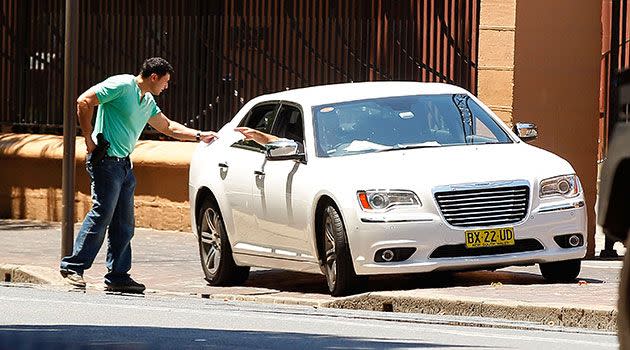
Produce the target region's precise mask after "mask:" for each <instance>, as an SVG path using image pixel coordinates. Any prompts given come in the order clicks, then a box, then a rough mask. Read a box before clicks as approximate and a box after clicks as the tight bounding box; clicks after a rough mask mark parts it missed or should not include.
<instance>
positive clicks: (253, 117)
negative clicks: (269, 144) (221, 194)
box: [218, 102, 278, 253]
mask: <svg viewBox="0 0 630 350" xmlns="http://www.w3.org/2000/svg"><path fill="white" fill-rule="evenodd" d="M277 107H278V104H277V103H275V102H272V103H269V102H266V103H263V104H259V105H256V106H254V107H253V108H252V109H251V110H250V112H248V114H247V115H246V116H245V117H244V118H243V120H242V121H241V123H239V125H238V126H246V127H250V128H253V129H257V130H260V131H263V132H267V133H268V132H270V131H271V127H272V125H273V121H274V118H275V115H276V112H277ZM264 161H265V153H264V146H261V145H259V144H257V143H255V142H254V141H247V140H239V141H236V142H233V143H232V145H231V146H230V147H228V149H227V151H226V152H225V159H223V160H221V159H219V164H218V166H219V167H220V168H221V179H222V181H223V182H224V184H223V185H224V188H225V194H226V198H227V201H228V203H229V208H230V209H229V210H230V213H231V216H232V219H233V224H234V230H233V232H230V243H231V244H232V245H233V246H234V250H235V251H236V252H238V251H241V252H246V253H251V252H252V251H257V250H259V247H258V246H259V245H260V243H261V242H260V239H258V238H257V237H258V236H257V230H258V227H257V224H256V218H255V216H254V207H253V206H252V189H253V188H254V186H255V185H256V180H257V175H256V172H257V171H259V170H260V169H261V167H262V164H263V162H264Z"/></svg>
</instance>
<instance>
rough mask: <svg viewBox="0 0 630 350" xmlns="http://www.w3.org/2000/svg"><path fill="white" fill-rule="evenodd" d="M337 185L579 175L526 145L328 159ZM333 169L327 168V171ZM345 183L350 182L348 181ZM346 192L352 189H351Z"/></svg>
mask: <svg viewBox="0 0 630 350" xmlns="http://www.w3.org/2000/svg"><path fill="white" fill-rule="evenodd" d="M322 161H323V162H326V161H330V162H331V163H335V164H334V165H333V164H330V165H332V168H334V169H335V170H336V171H335V173H336V174H339V175H335V176H334V177H335V182H337V180H341V181H339V182H345V184H344V187H346V186H347V185H348V184H350V185H352V187H355V188H358V187H357V186H359V187H360V188H365V189H386V188H389V189H405V188H416V187H417V186H418V185H423V187H424V186H429V187H434V186H442V185H451V184H464V183H472V182H490V181H504V180H529V181H539V180H541V179H544V178H548V177H553V176H557V175H563V174H573V173H574V172H575V171H574V170H573V168H572V167H571V165H570V164H569V163H568V162H567V161H565V160H564V159H562V158H560V157H558V156H556V155H554V154H553V153H550V152H547V151H545V150H542V149H539V148H536V147H533V146H530V145H527V144H523V143H518V144H499V145H479V146H470V145H469V146H447V147H431V148H421V149H409V150H397V151H388V152H377V153H366V154H358V155H347V156H342V157H335V158H328V159H326V158H324V159H322ZM327 168H328V167H327ZM343 180H346V181H347V182H346V181H343ZM346 188H347V187H346Z"/></svg>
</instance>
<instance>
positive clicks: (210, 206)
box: [197, 199, 249, 286]
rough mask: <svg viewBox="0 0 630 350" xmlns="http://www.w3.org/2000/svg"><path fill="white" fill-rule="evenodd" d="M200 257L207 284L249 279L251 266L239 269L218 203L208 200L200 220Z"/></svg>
mask: <svg viewBox="0 0 630 350" xmlns="http://www.w3.org/2000/svg"><path fill="white" fill-rule="evenodd" d="M197 227H198V232H199V235H198V240H199V256H200V258H201V268H202V269H203V273H204V275H205V279H206V281H208V283H209V284H210V285H213V286H227V285H240V284H243V283H244V282H245V281H246V280H247V277H248V276H249V266H246V267H243V266H237V265H236V263H235V262H234V258H233V257H232V248H231V246H230V242H229V240H228V236H227V233H226V230H225V225H224V223H223V218H222V217H221V212H220V211H219V208H218V206H217V205H216V203H214V201H212V200H210V199H206V200H205V201H204V203H203V205H202V207H201V211H200V215H199V220H198V226H197Z"/></svg>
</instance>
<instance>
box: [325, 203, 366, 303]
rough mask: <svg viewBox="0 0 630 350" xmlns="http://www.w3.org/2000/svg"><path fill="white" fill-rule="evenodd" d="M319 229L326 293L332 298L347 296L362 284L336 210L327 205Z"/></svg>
mask: <svg viewBox="0 0 630 350" xmlns="http://www.w3.org/2000/svg"><path fill="white" fill-rule="evenodd" d="M320 229H321V232H322V234H323V243H324V244H323V247H324V250H323V252H324V256H323V262H324V273H325V274H326V282H327V283H328V291H329V292H330V294H331V295H332V296H344V295H348V294H350V293H352V292H353V291H355V290H357V289H358V288H359V287H360V286H359V284H361V283H363V282H362V279H360V278H358V276H357V274H356V273H355V272H354V266H353V265H352V257H351V255H350V248H349V247H348V237H347V235H346V229H345V228H344V226H343V221H342V220H341V216H340V215H339V211H338V210H337V208H335V207H334V206H332V205H329V206H327V207H326V208H325V209H324V215H322V220H321V222H320Z"/></svg>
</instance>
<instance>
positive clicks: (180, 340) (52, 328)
mask: <svg viewBox="0 0 630 350" xmlns="http://www.w3.org/2000/svg"><path fill="white" fill-rule="evenodd" d="M412 347H413V348H415V347H418V348H443V347H448V348H477V347H478V346H469V345H452V344H439V343H427V342H419V341H414V340H410V341H400V340H396V341H394V340H390V339H378V338H376V339H365V338H364V337H356V338H353V337H339V336H329V335H320V334H309V333H288V332H268V331H241V330H218V329H198V328H166V327H126V326H83V325H46V326H40V325H15V326H0V348H2V349H196V348H216V349H231V348H239V349H252V348H255V349H333V348H334V349H358V348H359V349H388V348H412ZM483 348H487V347H486V346H483Z"/></svg>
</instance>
